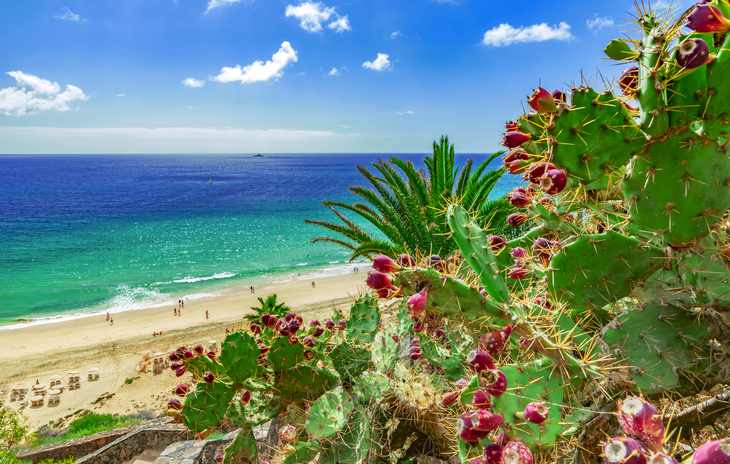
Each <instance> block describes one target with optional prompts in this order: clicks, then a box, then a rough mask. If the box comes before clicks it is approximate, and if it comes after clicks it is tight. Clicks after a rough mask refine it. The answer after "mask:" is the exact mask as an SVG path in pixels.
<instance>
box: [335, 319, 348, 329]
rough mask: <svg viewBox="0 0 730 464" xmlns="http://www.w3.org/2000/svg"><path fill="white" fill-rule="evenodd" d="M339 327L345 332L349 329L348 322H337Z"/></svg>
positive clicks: (342, 320)
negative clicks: (346, 328)
mask: <svg viewBox="0 0 730 464" xmlns="http://www.w3.org/2000/svg"><path fill="white" fill-rule="evenodd" d="M337 327H339V328H340V330H345V327H347V321H346V320H344V319H340V320H339V321H337Z"/></svg>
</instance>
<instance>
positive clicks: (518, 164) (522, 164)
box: [509, 160, 530, 175]
mask: <svg viewBox="0 0 730 464" xmlns="http://www.w3.org/2000/svg"><path fill="white" fill-rule="evenodd" d="M529 167H530V161H529V160H515V161H512V162H511V163H510V164H509V173H510V174H514V175H517V174H522V173H524V172H525V171H527V168H529Z"/></svg>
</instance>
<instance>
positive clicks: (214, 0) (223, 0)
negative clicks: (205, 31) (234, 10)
mask: <svg viewBox="0 0 730 464" xmlns="http://www.w3.org/2000/svg"><path fill="white" fill-rule="evenodd" d="M240 1H241V0H210V1H209V2H208V9H207V10H205V12H206V13H207V12H209V11H210V10H212V9H213V8H217V7H219V6H225V5H233V4H234V3H238V2H240Z"/></svg>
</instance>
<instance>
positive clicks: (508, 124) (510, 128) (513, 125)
mask: <svg viewBox="0 0 730 464" xmlns="http://www.w3.org/2000/svg"><path fill="white" fill-rule="evenodd" d="M504 127H505V129H507V130H508V131H516V130H519V128H520V125H519V123H517V122H515V121H509V122H506V123H505V124H504Z"/></svg>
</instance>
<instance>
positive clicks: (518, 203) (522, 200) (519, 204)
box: [507, 191, 530, 208]
mask: <svg viewBox="0 0 730 464" xmlns="http://www.w3.org/2000/svg"><path fill="white" fill-rule="evenodd" d="M507 200H508V201H509V202H510V204H511V205H512V206H514V207H515V208H524V207H525V206H527V205H529V204H530V199H529V198H528V197H527V194H526V193H523V192H516V191H513V192H510V193H509V194H507Z"/></svg>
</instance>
